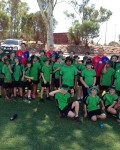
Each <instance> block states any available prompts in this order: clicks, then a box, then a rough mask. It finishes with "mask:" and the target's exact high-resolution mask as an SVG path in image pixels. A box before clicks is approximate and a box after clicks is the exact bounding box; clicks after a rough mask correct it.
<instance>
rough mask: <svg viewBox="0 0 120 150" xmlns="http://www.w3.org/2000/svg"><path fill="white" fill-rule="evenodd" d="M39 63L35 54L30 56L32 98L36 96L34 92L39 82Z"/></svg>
mask: <svg viewBox="0 0 120 150" xmlns="http://www.w3.org/2000/svg"><path fill="white" fill-rule="evenodd" d="M40 69H41V66H40V63H39V62H38V57H37V56H35V55H34V56H32V66H31V69H30V77H32V78H33V80H32V81H33V89H32V98H33V99H35V98H36V93H37V86H38V83H39V78H40Z"/></svg>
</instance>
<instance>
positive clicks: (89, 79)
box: [80, 60, 96, 100]
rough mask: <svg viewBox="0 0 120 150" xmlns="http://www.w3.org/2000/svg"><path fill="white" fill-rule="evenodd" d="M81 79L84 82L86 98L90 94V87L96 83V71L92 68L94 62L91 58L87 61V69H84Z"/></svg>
mask: <svg viewBox="0 0 120 150" xmlns="http://www.w3.org/2000/svg"><path fill="white" fill-rule="evenodd" d="M80 81H81V83H82V88H83V100H84V99H85V97H86V96H87V95H88V89H89V88H90V87H91V86H94V85H95V83H96V73H95V70H94V69H92V62H91V61H90V60H89V61H87V62H86V69H84V70H83V71H82V73H81V77H80Z"/></svg>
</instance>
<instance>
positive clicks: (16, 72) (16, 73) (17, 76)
mask: <svg viewBox="0 0 120 150" xmlns="http://www.w3.org/2000/svg"><path fill="white" fill-rule="evenodd" d="M14 61H15V65H13V68H12V69H13V94H14V98H15V99H16V96H17V89H18V88H19V94H20V97H21V98H22V96H23V90H22V83H21V78H22V70H21V65H20V63H19V58H18V57H17V56H15V58H14Z"/></svg>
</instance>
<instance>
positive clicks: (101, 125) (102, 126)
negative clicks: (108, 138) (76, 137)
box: [99, 121, 104, 129]
mask: <svg viewBox="0 0 120 150" xmlns="http://www.w3.org/2000/svg"><path fill="white" fill-rule="evenodd" d="M99 127H100V128H101V129H102V128H104V124H103V123H102V121H99Z"/></svg>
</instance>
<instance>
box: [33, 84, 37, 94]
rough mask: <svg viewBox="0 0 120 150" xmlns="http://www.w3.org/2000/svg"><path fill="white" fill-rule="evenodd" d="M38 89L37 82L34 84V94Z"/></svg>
mask: <svg viewBox="0 0 120 150" xmlns="http://www.w3.org/2000/svg"><path fill="white" fill-rule="evenodd" d="M36 91H37V84H35V83H34V84H33V95H36Z"/></svg>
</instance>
